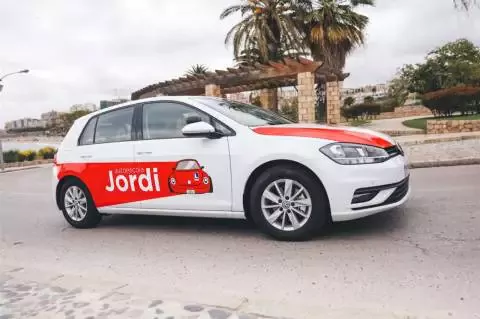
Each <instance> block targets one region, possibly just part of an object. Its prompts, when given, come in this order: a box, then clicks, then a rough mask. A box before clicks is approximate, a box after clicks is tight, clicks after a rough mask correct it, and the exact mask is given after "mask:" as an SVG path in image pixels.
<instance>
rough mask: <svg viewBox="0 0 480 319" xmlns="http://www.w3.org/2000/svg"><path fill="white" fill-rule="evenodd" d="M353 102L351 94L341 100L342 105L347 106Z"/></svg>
mask: <svg viewBox="0 0 480 319" xmlns="http://www.w3.org/2000/svg"><path fill="white" fill-rule="evenodd" d="M354 103H355V99H354V98H353V97H352V96H347V97H346V98H345V100H344V101H343V106H346V107H349V106H352V105H353V104H354Z"/></svg>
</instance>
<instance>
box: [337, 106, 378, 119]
mask: <svg viewBox="0 0 480 319" xmlns="http://www.w3.org/2000/svg"><path fill="white" fill-rule="evenodd" d="M381 111H382V106H381V105H380V104H376V103H360V104H355V105H352V106H350V107H343V108H342V109H341V113H342V116H343V117H344V118H346V119H347V121H348V120H350V119H354V120H358V119H359V118H361V119H363V120H365V119H370V118H373V117H375V116H377V115H379V114H380V113H381Z"/></svg>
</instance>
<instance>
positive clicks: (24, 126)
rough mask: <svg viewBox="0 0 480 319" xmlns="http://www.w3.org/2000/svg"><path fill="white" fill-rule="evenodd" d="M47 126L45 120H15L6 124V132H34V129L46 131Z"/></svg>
mask: <svg viewBox="0 0 480 319" xmlns="http://www.w3.org/2000/svg"><path fill="white" fill-rule="evenodd" d="M46 126H47V122H46V121H45V120H39V119H32V118H28V117H26V118H23V119H19V120H14V121H10V122H7V123H5V130H6V131H12V130H13V131H15V130H34V129H44V128H45V127H46Z"/></svg>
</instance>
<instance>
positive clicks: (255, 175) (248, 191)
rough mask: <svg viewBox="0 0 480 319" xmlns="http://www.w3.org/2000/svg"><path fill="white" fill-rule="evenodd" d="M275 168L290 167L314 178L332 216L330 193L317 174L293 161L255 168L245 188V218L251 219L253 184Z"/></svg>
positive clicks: (272, 163)
mask: <svg viewBox="0 0 480 319" xmlns="http://www.w3.org/2000/svg"><path fill="white" fill-rule="evenodd" d="M275 166H290V167H293V168H295V169H300V170H302V171H304V172H305V173H307V174H308V175H309V176H310V177H312V178H313V179H314V180H315V181H316V182H317V183H318V184H319V185H320V187H322V189H323V191H324V192H325V195H326V197H327V204H328V211H329V214H331V210H330V198H329V197H328V193H327V191H326V189H325V186H324V185H323V183H322V181H321V180H320V178H319V177H318V176H317V174H315V173H314V172H313V171H312V170H311V169H310V168H308V167H307V166H305V165H303V164H301V163H299V162H296V161H292V160H272V161H268V162H265V163H263V164H261V165H260V166H258V167H257V168H255V169H254V170H253V171H252V173H250V176H249V177H248V179H247V182H246V183H245V188H244V190H243V198H242V200H243V210H244V212H245V217H246V218H247V219H250V207H249V206H250V205H249V202H250V201H249V198H250V194H251V189H252V186H253V183H255V180H256V179H257V178H258V177H259V176H260V175H261V174H262V173H263V172H265V171H267V170H268V169H270V168H272V167H275Z"/></svg>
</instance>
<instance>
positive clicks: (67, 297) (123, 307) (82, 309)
mask: <svg viewBox="0 0 480 319" xmlns="http://www.w3.org/2000/svg"><path fill="white" fill-rule="evenodd" d="M22 271H23V268H16V269H11V270H10V271H7V272H5V273H4V274H3V275H1V274H0V318H1V319H10V318H52V319H57V318H59V319H60V318H62V319H63V318H66V319H75V318H82V319H83V318H84V319H104V318H155V319H181V318H185V319H261V318H265V317H262V316H259V315H254V314H245V313H239V312H237V311H235V309H227V308H220V307H215V306H208V305H200V304H188V303H179V302H176V301H169V300H161V299H150V298H147V297H141V296H138V295H136V296H134V295H132V294H127V293H123V292H121V291H120V289H121V288H123V286H120V287H117V288H114V289H111V290H109V289H105V290H103V291H100V290H97V289H86V288H85V287H84V286H82V285H83V283H82V281H78V282H77V286H76V288H74V287H73V286H70V287H67V286H61V285H55V284H54V283H53V282H38V281H36V280H35V281H25V280H23V279H19V277H18V276H16V273H21V272H22ZM60 277H63V276H60ZM124 286H127V285H124ZM269 318H273V317H269Z"/></svg>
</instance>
